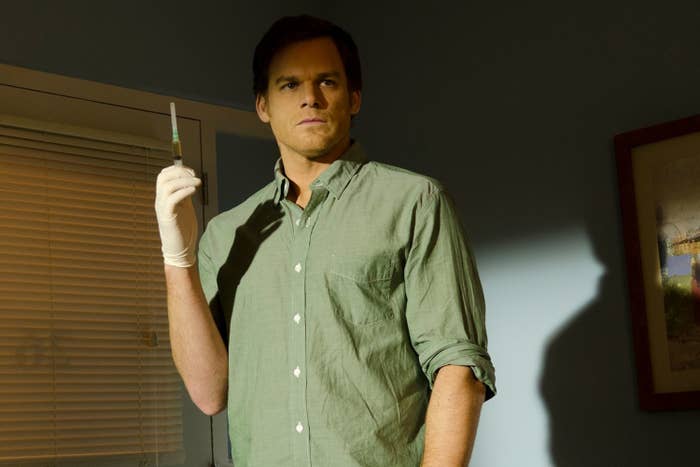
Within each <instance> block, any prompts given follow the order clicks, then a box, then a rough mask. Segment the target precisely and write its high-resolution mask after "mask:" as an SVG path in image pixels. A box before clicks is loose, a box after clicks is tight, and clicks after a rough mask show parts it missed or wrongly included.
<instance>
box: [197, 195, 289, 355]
mask: <svg viewBox="0 0 700 467" xmlns="http://www.w3.org/2000/svg"><path fill="white" fill-rule="evenodd" d="M283 217H284V212H283V211H282V207H281V206H280V205H279V204H275V203H274V202H273V201H272V200H268V201H265V202H264V203H262V204H259V205H258V206H257V207H256V208H255V210H254V211H253V213H252V214H251V215H250V217H248V220H246V222H245V223H243V224H241V225H240V226H239V227H238V228H237V229H236V233H235V237H234V241H233V244H232V245H231V249H230V250H229V254H228V257H227V258H226V262H224V264H223V265H222V266H221V267H220V268H219V272H218V274H217V284H218V290H219V292H217V294H216V295H215V296H214V297H213V298H212V299H211V301H210V302H209V307H210V308H211V309H212V311H214V320H215V321H216V326H217V328H218V329H219V332H220V333H221V336H222V338H223V339H224V343H225V344H226V346H227V348H228V330H229V326H230V324H231V313H232V310H233V307H232V306H231V305H232V303H233V300H235V296H236V292H237V288H238V284H239V283H240V281H241V278H242V277H243V275H244V274H245V273H246V271H248V268H249V267H250V265H251V263H252V262H253V259H254V258H255V255H256V254H257V252H258V250H259V248H260V245H262V243H263V242H264V241H265V240H266V239H267V238H268V237H269V236H270V235H272V233H273V232H274V231H275V230H277V229H278V228H279V226H280V225H281V224H282V218H283ZM232 288H233V290H231V289H232ZM222 290H225V291H227V292H226V293H227V296H228V295H229V293H230V299H229V298H228V297H227V300H226V303H227V304H226V305H224V304H223V302H222V297H221V296H220V294H221V291H222ZM229 290H231V291H230V292H228V291H229ZM229 302H230V304H229Z"/></svg>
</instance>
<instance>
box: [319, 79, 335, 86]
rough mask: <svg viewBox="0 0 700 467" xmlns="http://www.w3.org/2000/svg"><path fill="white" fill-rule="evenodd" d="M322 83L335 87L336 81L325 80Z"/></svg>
mask: <svg viewBox="0 0 700 467" xmlns="http://www.w3.org/2000/svg"><path fill="white" fill-rule="evenodd" d="M322 83H323V84H325V85H326V86H335V81H333V80H332V79H324V80H323V81H322Z"/></svg>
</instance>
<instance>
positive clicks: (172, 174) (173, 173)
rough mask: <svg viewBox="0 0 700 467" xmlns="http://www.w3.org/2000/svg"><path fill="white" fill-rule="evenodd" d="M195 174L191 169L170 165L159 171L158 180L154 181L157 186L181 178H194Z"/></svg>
mask: <svg viewBox="0 0 700 467" xmlns="http://www.w3.org/2000/svg"><path fill="white" fill-rule="evenodd" d="M194 176H195V172H194V170H193V169H191V168H190V167H187V166H184V165H183V166H179V167H178V166H175V165H171V166H168V167H166V168H164V169H163V170H161V171H160V173H159V174H158V178H157V179H156V183H157V184H161V183H164V182H166V181H168V180H172V179H174V178H181V177H194Z"/></svg>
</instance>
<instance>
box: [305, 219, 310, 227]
mask: <svg viewBox="0 0 700 467" xmlns="http://www.w3.org/2000/svg"><path fill="white" fill-rule="evenodd" d="M309 224H311V219H306V226H307V227H308V226H309Z"/></svg>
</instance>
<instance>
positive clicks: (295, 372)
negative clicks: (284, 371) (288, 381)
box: [294, 367, 301, 378]
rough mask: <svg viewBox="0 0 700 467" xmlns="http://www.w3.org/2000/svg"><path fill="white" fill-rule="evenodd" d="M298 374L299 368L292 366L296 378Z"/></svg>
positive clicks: (299, 372)
mask: <svg viewBox="0 0 700 467" xmlns="http://www.w3.org/2000/svg"><path fill="white" fill-rule="evenodd" d="M300 374H301V370H300V369H299V367H296V368H294V376H296V377H297V378H298V377H299V375H300Z"/></svg>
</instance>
